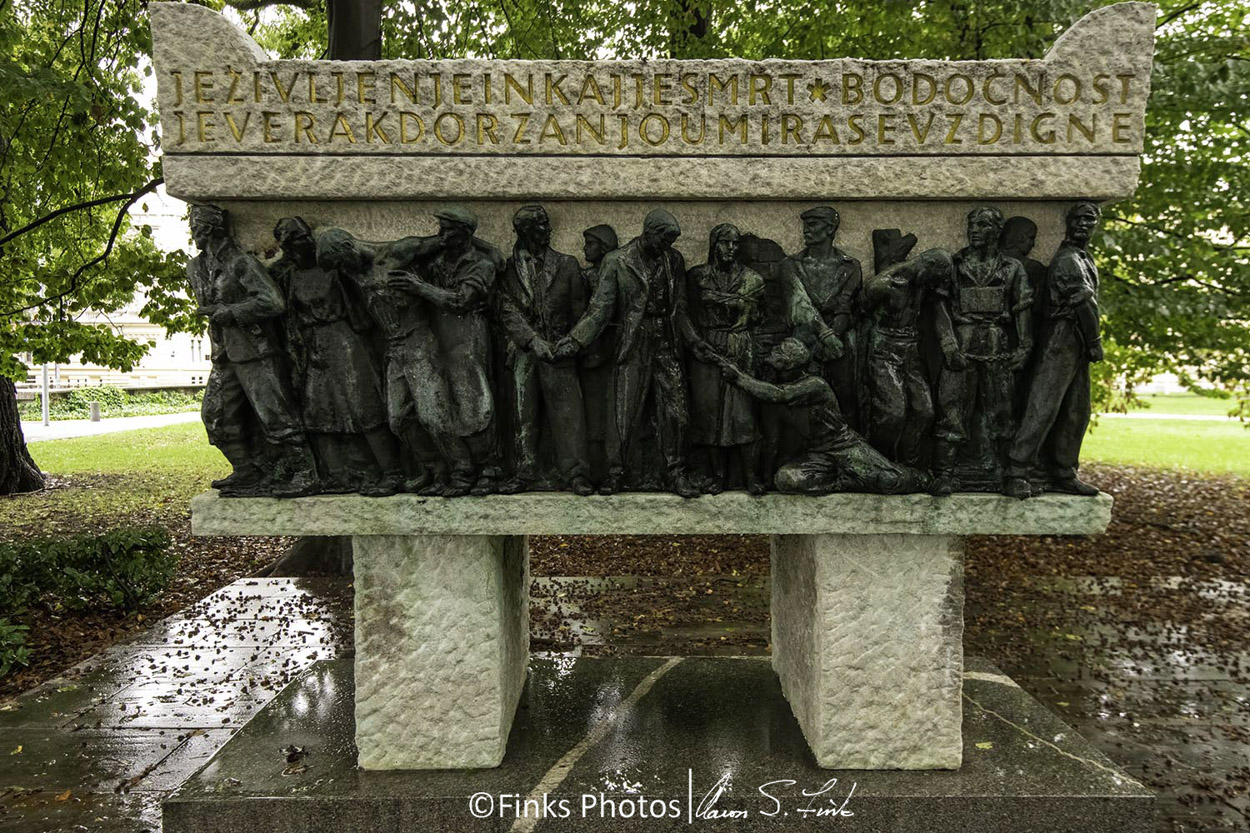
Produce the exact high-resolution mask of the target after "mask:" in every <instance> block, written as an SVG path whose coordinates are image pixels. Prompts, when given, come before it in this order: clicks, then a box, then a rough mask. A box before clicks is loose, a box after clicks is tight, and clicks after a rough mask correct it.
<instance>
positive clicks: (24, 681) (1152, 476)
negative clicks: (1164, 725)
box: [0, 466, 1250, 696]
mask: <svg viewBox="0 0 1250 833" xmlns="http://www.w3.org/2000/svg"><path fill="white" fill-rule="evenodd" d="M1087 476H1088V477H1089V479H1090V480H1091V481H1092V482H1094V483H1095V484H1097V485H1098V486H1099V487H1100V488H1102V489H1103V490H1104V491H1106V492H1109V493H1110V494H1112V495H1114V496H1115V500H1116V503H1115V511H1114V514H1113V519H1112V523H1111V527H1110V528H1109V529H1108V531H1107V534H1106V535H1104V536H1102V537H1099V538H1067V537H1021V538H972V539H970V540H969V542H968V553H967V566H966V581H967V596H968V614H969V615H968V618H967V637H966V639H967V643H968V648H969V650H970V651H972V652H977V653H982V654H985V655H989V656H993V657H994V659H995V661H996V662H998V663H999V664H1000V665H1001V666H1002V667H1003V669H1004V670H1005V671H1007V672H1008V673H1013V672H1015V671H1017V670H1019V669H1021V668H1023V667H1025V666H1028V665H1029V663H1030V662H1031V661H1032V660H1031V657H1032V655H1033V654H1034V652H1035V650H1036V647H1037V646H1036V633H1037V632H1038V630H1039V629H1041V630H1046V629H1048V628H1050V627H1051V626H1053V627H1054V629H1056V630H1064V631H1072V630H1073V629H1074V628H1078V627H1079V626H1080V625H1081V624H1082V623H1085V624H1089V623H1091V622H1093V621H1094V620H1097V621H1104V620H1105V617H1106V616H1107V614H1108V612H1109V611H1111V612H1114V614H1115V616H1116V618H1117V620H1118V621H1120V622H1122V623H1124V624H1126V625H1131V626H1133V627H1135V628H1137V629H1140V630H1142V631H1143V633H1145V634H1149V636H1148V637H1144V638H1143V639H1141V640H1138V641H1139V642H1140V643H1141V644H1140V648H1141V650H1142V652H1143V656H1145V655H1146V654H1149V653H1150V652H1152V651H1154V650H1156V649H1157V642H1158V639H1159V637H1160V633H1161V631H1162V630H1163V629H1166V628H1169V627H1173V628H1174V627H1175V626H1176V623H1183V624H1184V625H1185V636H1186V638H1187V640H1189V645H1190V646H1191V647H1194V648H1200V649H1203V650H1208V651H1213V652H1217V653H1219V652H1223V653H1229V654H1230V656H1229V660H1228V661H1229V662H1230V663H1231V664H1232V666H1233V667H1234V668H1235V669H1236V670H1238V671H1239V672H1242V673H1250V668H1242V667H1241V666H1240V665H1239V664H1238V663H1239V662H1240V661H1241V658H1240V657H1239V656H1237V654H1236V650H1235V649H1239V648H1240V646H1243V645H1245V644H1246V626H1247V622H1246V620H1245V619H1244V618H1242V617H1229V616H1220V617H1211V616H1208V615H1206V613H1207V611H1208V610H1209V609H1210V607H1211V603H1212V602H1211V597H1210V595H1211V593H1216V594H1219V593H1225V594H1228V593H1237V592H1241V591H1239V590H1238V589H1237V588H1238V587H1241V588H1243V589H1244V588H1245V586H1246V585H1245V577H1246V576H1247V574H1248V573H1247V569H1248V568H1250V482H1248V481H1245V480H1239V479H1235V478H1202V477H1197V476H1190V475H1185V474H1180V473H1176V472H1164V471H1156V470H1142V469H1134V468H1130V467H1123V466H1098V467H1090V468H1089V469H1088V471H1087ZM97 479H98V477H96V478H55V479H53V481H52V483H51V484H50V486H51V489H62V488H71V487H78V488H82V487H88V488H99V487H104V486H106V485H108V484H103V483H97V482H95V481H96V480H97ZM79 480H82V481H83V482H78V481H79ZM31 499H32V496H28V497H25V498H23V500H31ZM115 522H116V523H122V522H124V523H128V524H132V525H146V524H155V525H159V526H163V527H165V528H167V529H168V530H169V531H170V533H171V537H172V540H173V544H172V546H173V548H174V549H175V550H176V551H177V552H178V553H179V554H180V555H181V560H180V566H179V569H178V573H177V574H176V576H175V577H174V580H173V582H172V584H171V587H170V589H169V590H168V591H167V592H166V593H165V594H163V595H162V596H161V598H160V599H158V600H157V602H156V603H154V604H153V605H151V606H149V607H148V608H146V609H144V610H142V611H139V612H137V613H134V614H130V615H128V616H117V615H112V614H83V613H71V612H65V611H51V610H46V609H39V610H35V611H32V612H30V613H29V614H27V615H26V616H24V617H22V618H21V621H22V623H24V624H27V625H29V626H30V629H31V630H30V636H29V644H30V645H31V647H32V649H33V651H32V661H31V664H30V666H29V667H27V668H24V669H20V670H18V671H16V672H15V673H13V674H11V675H10V676H9V677H7V678H5V679H4V680H0V696H5V695H9V694H12V693H15V692H18V691H21V690H24V689H26V688H30V687H32V686H34V685H36V684H37V683H39V682H41V681H42V680H44V679H47V678H49V677H52V676H55V675H56V674H57V673H59V672H60V671H62V670H63V669H65V668H68V667H69V666H72V665H74V664H76V663H77V662H80V661H82V660H83V659H86V658H87V657H90V656H92V655H93V654H95V653H98V652H99V651H101V650H103V649H104V648H106V647H108V646H109V645H111V644H113V643H114V642H116V641H118V640H120V639H123V638H125V637H127V636H129V635H131V634H133V633H135V632H137V631H139V630H141V629H143V628H144V627H146V626H147V625H148V624H149V623H150V622H151V621H152V620H154V619H159V618H160V617H162V616H165V615H168V614H169V613H172V612H174V611H176V610H179V609H181V608H183V607H185V606H187V605H189V604H191V603H192V602H195V601H198V600H199V599H201V598H203V597H204V596H207V595H209V594H210V593H212V592H214V591H215V590H217V589H218V588H220V587H222V586H224V585H226V584H229V583H230V582H232V581H234V580H235V579H237V578H240V577H243V576H246V575H250V574H252V573H254V572H255V571H256V570H258V569H260V568H261V567H263V566H264V565H266V564H268V563H270V562H271V561H272V560H273V559H274V558H275V557H276V556H277V555H278V554H280V553H281V552H282V551H283V550H284V549H286V547H287V546H288V545H289V543H290V541H289V539H282V538H193V537H192V536H191V535H190V524H189V521H188V518H187V512H186V507H185V505H183V506H172V505H171V506H164V507H159V508H154V509H151V510H147V511H144V512H140V513H137V514H132V515H128V516H127V517H126V518H125V519H115ZM107 525H108V524H107V522H105V521H101V520H100V519H98V518H91V519H76V518H62V517H57V518H55V519H54V522H53V523H49V519H47V518H45V517H41V518H40V519H39V520H38V521H37V523H36V524H35V525H32V526H31V527H30V528H29V529H21V528H17V529H10V530H7V531H6V532H7V534H8V535H9V536H11V537H14V536H19V535H23V534H29V535H39V534H46V533H44V532H43V530H46V529H48V528H49V526H51V527H54V528H57V529H74V530H75V531H78V532H91V531H103V528H105V527H106V526H107ZM530 557H531V562H530V564H531V572H532V573H533V574H534V575H535V576H569V577H572V576H622V575H632V576H654V577H665V578H666V579H674V580H676V581H675V582H664V583H661V584H659V585H657V586H654V587H650V588H642V589H639V590H637V591H635V592H631V593H615V594H604V593H601V592H598V590H597V589H595V588H594V587H591V586H589V585H583V584H579V583H578V582H565V583H564V584H563V585H562V592H563V593H564V595H563V596H562V598H563V599H566V600H568V601H571V602H576V603H578V604H579V605H580V606H582V608H583V612H584V613H586V614H587V615H591V616H593V617H594V618H604V619H610V620H612V621H613V622H614V623H616V626H617V627H616V630H615V634H616V635H617V636H619V637H621V641H623V642H626V643H629V642H633V641H635V640H633V639H632V638H631V637H635V636H638V635H646V634H647V633H649V632H650V633H652V634H653V635H655V636H656V637H657V638H660V630H661V628H663V629H665V630H669V631H671V630H673V629H674V628H676V629H680V628H681V627H683V626H692V627H693V626H697V625H698V624H700V623H704V622H706V621H707V620H708V604H707V600H706V599H704V598H702V597H703V596H709V595H716V596H718V597H719V596H721V595H724V594H726V593H727V592H731V591H732V587H730V588H726V586H725V578H726V577H729V578H734V577H739V578H741V579H743V580H744V581H749V580H751V579H760V578H763V577H765V576H767V575H768V569H769V565H768V539H767V537H766V536H758V535H723V536H684V537H665V536H596V537H582V536H566V537H561V536H553V537H545V538H535V539H533V540H532V541H531V556H530ZM1073 576H1083V577H1085V576H1087V577H1093V580H1094V581H1095V582H1097V581H1105V582H1106V583H1107V587H1106V592H1105V593H1103V594H1101V595H1100V596H1099V598H1098V604H1097V605H1096V606H1092V605H1091V606H1090V607H1096V609H1094V610H1081V609H1077V610H1073V609H1071V608H1070V607H1068V606H1055V605H1048V604H1047V602H1048V601H1053V600H1054V599H1055V598H1056V591H1055V588H1054V586H1053V585H1052V584H1051V583H1048V582H1047V581H1045V579H1047V578H1055V579H1058V578H1062V577H1073ZM1161 576H1163V577H1179V581H1173V582H1172V583H1170V584H1167V585H1166V586H1160V585H1159V583H1158V582H1157V581H1156V579H1157V578H1158V577H1161ZM1221 581H1222V582H1225V583H1227V584H1228V585H1229V586H1227V587H1223V588H1222V589H1221V588H1220V587H1218V586H1216V587H1211V586H1207V585H1210V584H1212V583H1213V582H1221ZM1199 585H1202V586H1203V592H1201V593H1199V592H1196V590H1195V588H1196V587H1198V586H1199ZM1026 612H1027V615H1026ZM726 613H727V615H729V616H732V617H736V618H738V619H740V620H743V621H747V622H754V623H756V624H760V625H762V626H765V627H766V624H767V615H768V612H767V607H766V606H765V607H763V609H760V608H759V607H758V606H752V605H741V606H734V607H733V608H732V609H730V610H727V611H726ZM550 616H551V613H550V612H549V611H548V612H545V613H544V612H542V611H537V610H536V611H535V625H540V624H541V622H540V620H541V619H544V618H545V619H550ZM548 624H549V622H548ZM643 641H645V642H651V641H652V640H643ZM726 641H727V642H729V643H730V644H731V645H732V644H733V643H734V642H735V641H738V642H740V644H741V646H742V647H743V648H745V649H761V648H764V647H766V646H765V645H763V644H761V641H760V638H759V637H758V635H751V634H744V635H742V636H740V637H734V636H732V635H731V636H729V637H728V638H727V640H722V643H723V642H726ZM550 647H552V648H559V647H564V646H562V645H561V644H560V641H559V640H558V639H555V640H553V641H552V642H551V644H550ZM692 647H697V646H692ZM719 647H725V646H724V644H722V645H720V646H719ZM1079 648H1080V646H1079V645H1074V646H1072V647H1071V649H1070V651H1069V653H1071V654H1073V655H1075V654H1076V653H1077V652H1079ZM614 650H616V649H615V648H614V647H613V646H612V645H611V644H608V645H606V646H589V647H588V650H587V652H588V653H611V652H613V651H614Z"/></svg>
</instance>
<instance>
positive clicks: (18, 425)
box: [0, 376, 44, 495]
mask: <svg viewBox="0 0 1250 833" xmlns="http://www.w3.org/2000/svg"><path fill="white" fill-rule="evenodd" d="M43 487H44V482H43V474H42V473H40V471H39V467H38V466H36V465H35V461H34V460H32V459H30V452H29V451H27V450H26V438H25V437H24V436H22V421H21V420H20V419H18V416H17V388H16V387H15V386H14V384H13V380H12V379H9V378H6V377H4V376H0V495H12V494H17V493H18V492H37V491H39V490H40V489H42V488H43Z"/></svg>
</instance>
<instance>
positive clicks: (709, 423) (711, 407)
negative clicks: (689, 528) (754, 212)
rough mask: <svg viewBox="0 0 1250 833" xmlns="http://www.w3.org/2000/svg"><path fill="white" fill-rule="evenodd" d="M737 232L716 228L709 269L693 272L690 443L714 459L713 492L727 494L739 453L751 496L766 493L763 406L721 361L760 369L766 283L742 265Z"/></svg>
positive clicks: (729, 226) (689, 295)
mask: <svg viewBox="0 0 1250 833" xmlns="http://www.w3.org/2000/svg"><path fill="white" fill-rule="evenodd" d="M741 236H742V234H741V232H740V231H739V230H738V227H737V226H734V225H732V224H730V223H722V224H720V225H718V226H716V227H715V228H713V229H712V231H711V235H710V240H709V242H708V255H707V257H708V259H707V263H705V264H703V265H702V266H696V267H694V268H693V269H691V270H690V272H689V274H688V275H687V279H686V285H687V286H686V292H687V302H688V305H689V306H688V308H689V314H690V323H691V327H692V332H693V335H694V340H693V341H692V342H691V344H690V349H691V353H692V361H691V362H690V401H691V407H690V419H691V425H690V441H691V442H692V443H693V444H695V445H697V446H702V447H703V448H704V450H705V452H706V454H707V456H708V458H709V460H708V462H709V464H710V469H711V470H710V472H709V475H710V479H709V485H708V491H711V492H713V493H715V492H720V491H722V490H724V488H725V486H726V483H727V476H728V470H729V466H730V463H731V459H730V455H731V453H732V454H733V455H734V456H736V457H737V460H738V462H739V463H740V466H741V469H742V476H743V481H744V483H745V486H746V489H747V491H749V492H751V493H752V494H762V493H763V492H764V490H765V485H764V482H763V481H762V479H761V478H760V475H759V472H758V470H757V459H756V453H755V452H756V449H757V448H758V446H757V444H756V441H757V440H758V439H759V428H758V425H757V420H756V414H755V405H754V403H753V402H752V400H751V397H750V396H749V395H748V394H747V393H746V392H745V391H743V390H742V389H741V388H739V387H736V386H734V385H732V384H730V383H729V381H728V380H726V379H724V378H723V377H722V374H721V370H720V367H719V365H718V364H717V362H716V359H717V358H724V359H728V360H729V361H730V362H732V363H733V364H734V365H736V366H737V367H738V368H740V369H741V370H743V371H746V372H748V373H749V372H751V370H752V369H753V368H754V364H755V349H754V344H753V339H752V332H753V330H754V329H755V328H756V326H758V324H759V320H760V312H761V310H760V306H761V304H762V302H763V299H764V278H763V277H762V276H761V275H760V274H759V273H758V272H756V271H755V270H753V269H749V268H747V267H746V266H744V265H743V264H742V263H740V262H739V260H738V241H739V238H740V237H741Z"/></svg>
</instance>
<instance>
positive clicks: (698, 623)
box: [0, 576, 1250, 833]
mask: <svg viewBox="0 0 1250 833" xmlns="http://www.w3.org/2000/svg"><path fill="white" fill-rule="evenodd" d="M1037 581H1038V582H1039V583H1043V584H1044V585H1045V587H1044V592H1041V593H1038V592H1030V593H1027V594H1023V593H1022V594H1021V596H1020V598H1019V599H1016V598H1008V599H1004V598H993V599H990V598H976V597H974V596H973V595H971V594H970V597H969V599H968V610H967V618H968V620H969V621H970V622H971V621H974V620H975V619H976V617H977V615H978V610H979V608H981V607H983V606H985V605H989V604H995V605H997V604H1003V603H1007V604H1009V605H1012V606H1013V607H1014V606H1017V605H1018V606H1019V611H1018V613H1019V617H1020V622H1021V623H1027V622H1033V621H1039V622H1040V621H1051V622H1053V621H1054V620H1055V617H1054V616H1053V615H1051V616H1049V617H1043V616H1040V615H1037V611H1035V610H1031V609H1030V608H1029V605H1030V604H1045V605H1046V606H1048V607H1049V608H1050V609H1051V612H1052V614H1053V610H1054V609H1055V606H1059V607H1060V609H1068V610H1071V611H1073V612H1074V615H1073V616H1072V625H1071V627H1063V628H1058V629H1056V628H1054V627H1049V628H1031V627H1030V626H1029V625H1027V624H1022V625H1021V628H1022V629H1023V630H1024V632H1025V633H1026V635H1027V642H1028V644H1027V650H1025V651H1017V652H1015V653H1014V654H1012V655H1010V656H1007V655H1005V654H1004V655H996V652H995V645H996V644H1000V643H1001V642H1002V637H1001V635H995V634H994V633H976V632H975V629H973V630H971V631H970V634H969V639H968V650H969V651H971V652H975V653H977V654H980V655H981V656H985V657H986V658H987V659H989V660H990V661H992V662H994V663H995V664H997V665H999V666H1000V667H1001V668H1002V669H1003V670H1004V671H1005V672H1007V673H1008V674H1009V675H1010V676H1011V677H1012V678H1013V679H1014V680H1015V681H1016V682H1018V683H1019V684H1020V686H1021V687H1022V688H1023V689H1024V690H1025V691H1027V692H1028V693H1030V694H1032V695H1033V696H1034V697H1036V698H1037V699H1038V700H1040V701H1041V702H1042V703H1043V705H1045V706H1046V707H1047V708H1048V709H1049V710H1050V711H1051V712H1052V713H1054V714H1056V715H1058V716H1059V717H1060V718H1061V719H1063V720H1064V721H1065V722H1066V723H1067V724H1068V725H1070V726H1071V727H1072V728H1073V729H1075V730H1076V731H1077V732H1079V733H1080V734H1081V735H1083V736H1084V737H1085V738H1086V739H1088V740H1089V741H1090V742H1091V743H1092V745H1093V746H1094V747H1095V748H1097V749H1098V750H1099V751H1101V752H1102V753H1104V754H1106V755H1107V756H1108V757H1109V758H1110V759H1111V760H1112V761H1114V762H1115V763H1116V764H1117V765H1119V766H1122V767H1123V768H1124V769H1125V770H1126V772H1127V773H1128V774H1129V775H1131V776H1133V777H1135V778H1137V779H1139V780H1140V781H1141V782H1142V783H1143V784H1145V785H1146V786H1147V787H1149V788H1151V789H1153V790H1154V791H1155V792H1156V793H1158V795H1159V801H1158V808H1159V814H1158V819H1157V830H1158V831H1159V832H1160V833H1164V831H1168V832H1169V833H1173V832H1176V833H1199V831H1225V830H1230V831H1231V830H1243V831H1244V830H1250V823H1248V822H1247V813H1248V812H1250V799H1248V798H1247V796H1248V795H1250V647H1248V646H1246V645H1245V644H1237V645H1228V646H1225V647H1224V648H1221V649H1220V650H1199V649H1195V648H1193V647H1192V646H1191V644H1189V643H1187V641H1186V638H1185V637H1186V634H1187V632H1188V629H1190V628H1193V627H1196V626H1198V625H1200V624H1201V623H1194V622H1188V623H1187V622H1169V623H1164V624H1162V625H1161V624H1160V623H1159V622H1158V620H1157V618H1154V619H1151V618H1147V617H1143V618H1142V619H1140V620H1137V619H1134V618H1133V617H1127V618H1126V617H1125V616H1124V615H1123V614H1122V612H1120V613H1116V612H1114V611H1116V610H1117V608H1115V607H1114V606H1113V605H1109V604H1106V602H1108V601H1109V597H1113V596H1117V594H1119V593H1120V592H1122V589H1121V588H1120V587H1119V586H1118V584H1117V580H1115V579H1106V578H1099V579H1081V578H1065V579H1038V580H1037ZM1158 582H1159V583H1160V585H1161V586H1162V589H1163V590H1165V591H1166V590H1168V589H1170V587H1171V586H1170V585H1169V582H1170V583H1171V585H1175V588H1176V589H1177V590H1178V591H1182V590H1183V591H1184V592H1188V593H1196V594H1198V595H1199V596H1200V597H1201V598H1202V599H1203V600H1204V602H1205V604H1206V607H1205V608H1204V612H1203V613H1202V617H1204V618H1206V617H1212V618H1218V619H1220V620H1222V621H1227V620H1228V619H1229V618H1230V617H1241V618H1243V619H1244V618H1250V608H1248V607H1247V604H1246V602H1247V595H1246V585H1244V584H1230V583H1229V582H1223V583H1221V584H1220V585H1219V586H1216V585H1215V584H1212V585H1211V586H1209V587H1208V586H1205V585H1202V586H1198V585H1195V584H1194V583H1193V582H1192V581H1189V580H1182V579H1159V580H1158ZM1033 589H1034V590H1036V588H1033ZM768 594H769V588H768V581H767V579H766V578H765V577H761V576H700V577H690V578H687V577H673V578H662V577H628V576H627V577H618V578H553V577H535V582H534V587H533V593H532V595H533V600H534V604H533V608H532V612H531V627H532V634H533V650H534V651H535V653H536V654H541V655H545V656H547V657H549V658H552V657H564V658H565V661H570V662H575V661H576V660H575V658H576V657H578V656H602V655H614V654H615V655H620V654H639V655H664V654H674V655H681V654H685V655H722V656H723V655H762V654H766V653H767V640H768V628H769V624H768V597H769V596H768ZM1077 613H1079V614H1080V615H1076V614H1077ZM1014 636H1015V637H1018V636H1019V634H1015V635H1014ZM1225 648H1226V649H1225ZM350 654H351V589H350V586H349V584H348V583H347V582H346V581H343V580H334V579H259V580H256V579H248V580H244V581H240V582H236V583H235V584H233V585H230V586H228V587H226V588H223V589H222V590H221V591H219V592H217V593H215V594H213V595H212V596H210V597H208V598H207V599H205V600H203V601H202V602H200V603H198V604H196V605H194V606H192V607H191V608H188V609H187V610H185V611H183V613H181V614H180V615H178V616H175V617H172V618H170V619H167V620H165V621H163V622H161V623H159V624H157V625H156V626H154V627H153V628H152V629H150V630H149V631H147V632H145V633H144V634H141V635H140V636H139V637H137V638H136V639H134V640H132V641H130V642H128V643H125V644H121V645H118V646H115V647H114V648H113V649H111V650H110V651H108V652H106V653H104V654H102V655H100V656H98V657H96V658H95V659H93V660H91V661H90V662H88V663H85V664H84V665H83V666H80V667H79V668H78V669H76V672H75V673H74V674H73V675H72V679H71V678H70V676H71V675H67V677H66V678H65V679H60V680H54V681H51V682H49V683H48V684H46V685H44V686H42V687H40V688H39V689H36V690H34V691H32V692H29V693H27V694H25V695H23V696H21V697H19V698H17V699H15V700H13V701H10V702H9V703H6V704H0V831H15V832H16V833H60V832H61V831H101V833H112V832H113V831H125V832H126V833H134V832H136V831H145V833H148V832H149V831H150V832H153V833H154V832H155V831H159V830H160V802H161V800H162V799H163V798H164V797H165V796H166V795H168V794H169V793H170V792H172V791H173V790H174V789H176V788H177V787H178V786H179V785H180V784H181V783H182V782H183V781H185V780H186V779H187V778H188V777H190V776H191V775H192V774H194V773H195V772H196V771H197V770H198V769H200V768H201V767H202V766H203V765H204V764H205V763H206V762H207V761H208V759H209V758H210V757H211V756H212V755H213V753H214V752H215V751H216V750H217V749H219V748H220V747H221V745H222V744H224V743H225V742H226V740H228V739H229V738H230V737H231V736H232V735H233V734H234V732H235V731H236V730H238V729H239V728H240V727H241V726H242V725H243V724H244V723H246V722H247V721H248V720H249V719H250V718H251V717H252V716H253V715H255V714H256V713H257V711H259V710H260V709H261V708H262V707H263V706H264V705H265V704H267V703H268V702H269V701H270V700H271V699H273V698H274V697H275V695H276V694H277V693H278V692H279V691H280V690H281V689H282V688H283V687H284V686H285V685H286V684H287V683H288V682H290V681H291V680H293V679H295V678H297V677H298V676H299V675H300V674H301V673H302V672H304V671H306V670H308V669H309V668H311V667H312V666H313V665H314V664H315V663H317V662H318V661H319V660H325V659H335V658H345V657H349V656H350Z"/></svg>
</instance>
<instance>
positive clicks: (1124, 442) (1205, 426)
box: [1081, 419, 1250, 477]
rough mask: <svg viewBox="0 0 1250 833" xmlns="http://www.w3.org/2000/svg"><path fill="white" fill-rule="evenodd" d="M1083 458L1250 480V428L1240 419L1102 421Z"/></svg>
mask: <svg viewBox="0 0 1250 833" xmlns="http://www.w3.org/2000/svg"><path fill="white" fill-rule="evenodd" d="M1081 459H1082V460H1086V461H1090V462H1094V461H1100V462H1105V463H1125V464H1127V465H1133V466H1146V467H1150V468H1184V469H1190V470H1193V471H1196V472H1201V473H1205V474H1235V475H1239V476H1241V477H1250V429H1247V428H1246V427H1245V425H1244V424H1243V423H1241V422H1239V421H1237V420H1229V421H1228V422H1195V421H1185V420H1163V419H1103V420H1100V421H1099V423H1098V426H1097V427H1096V428H1095V429H1094V430H1093V431H1092V432H1091V433H1090V434H1088V435H1086V437H1085V444H1084V446H1083V447H1082V450H1081Z"/></svg>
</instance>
